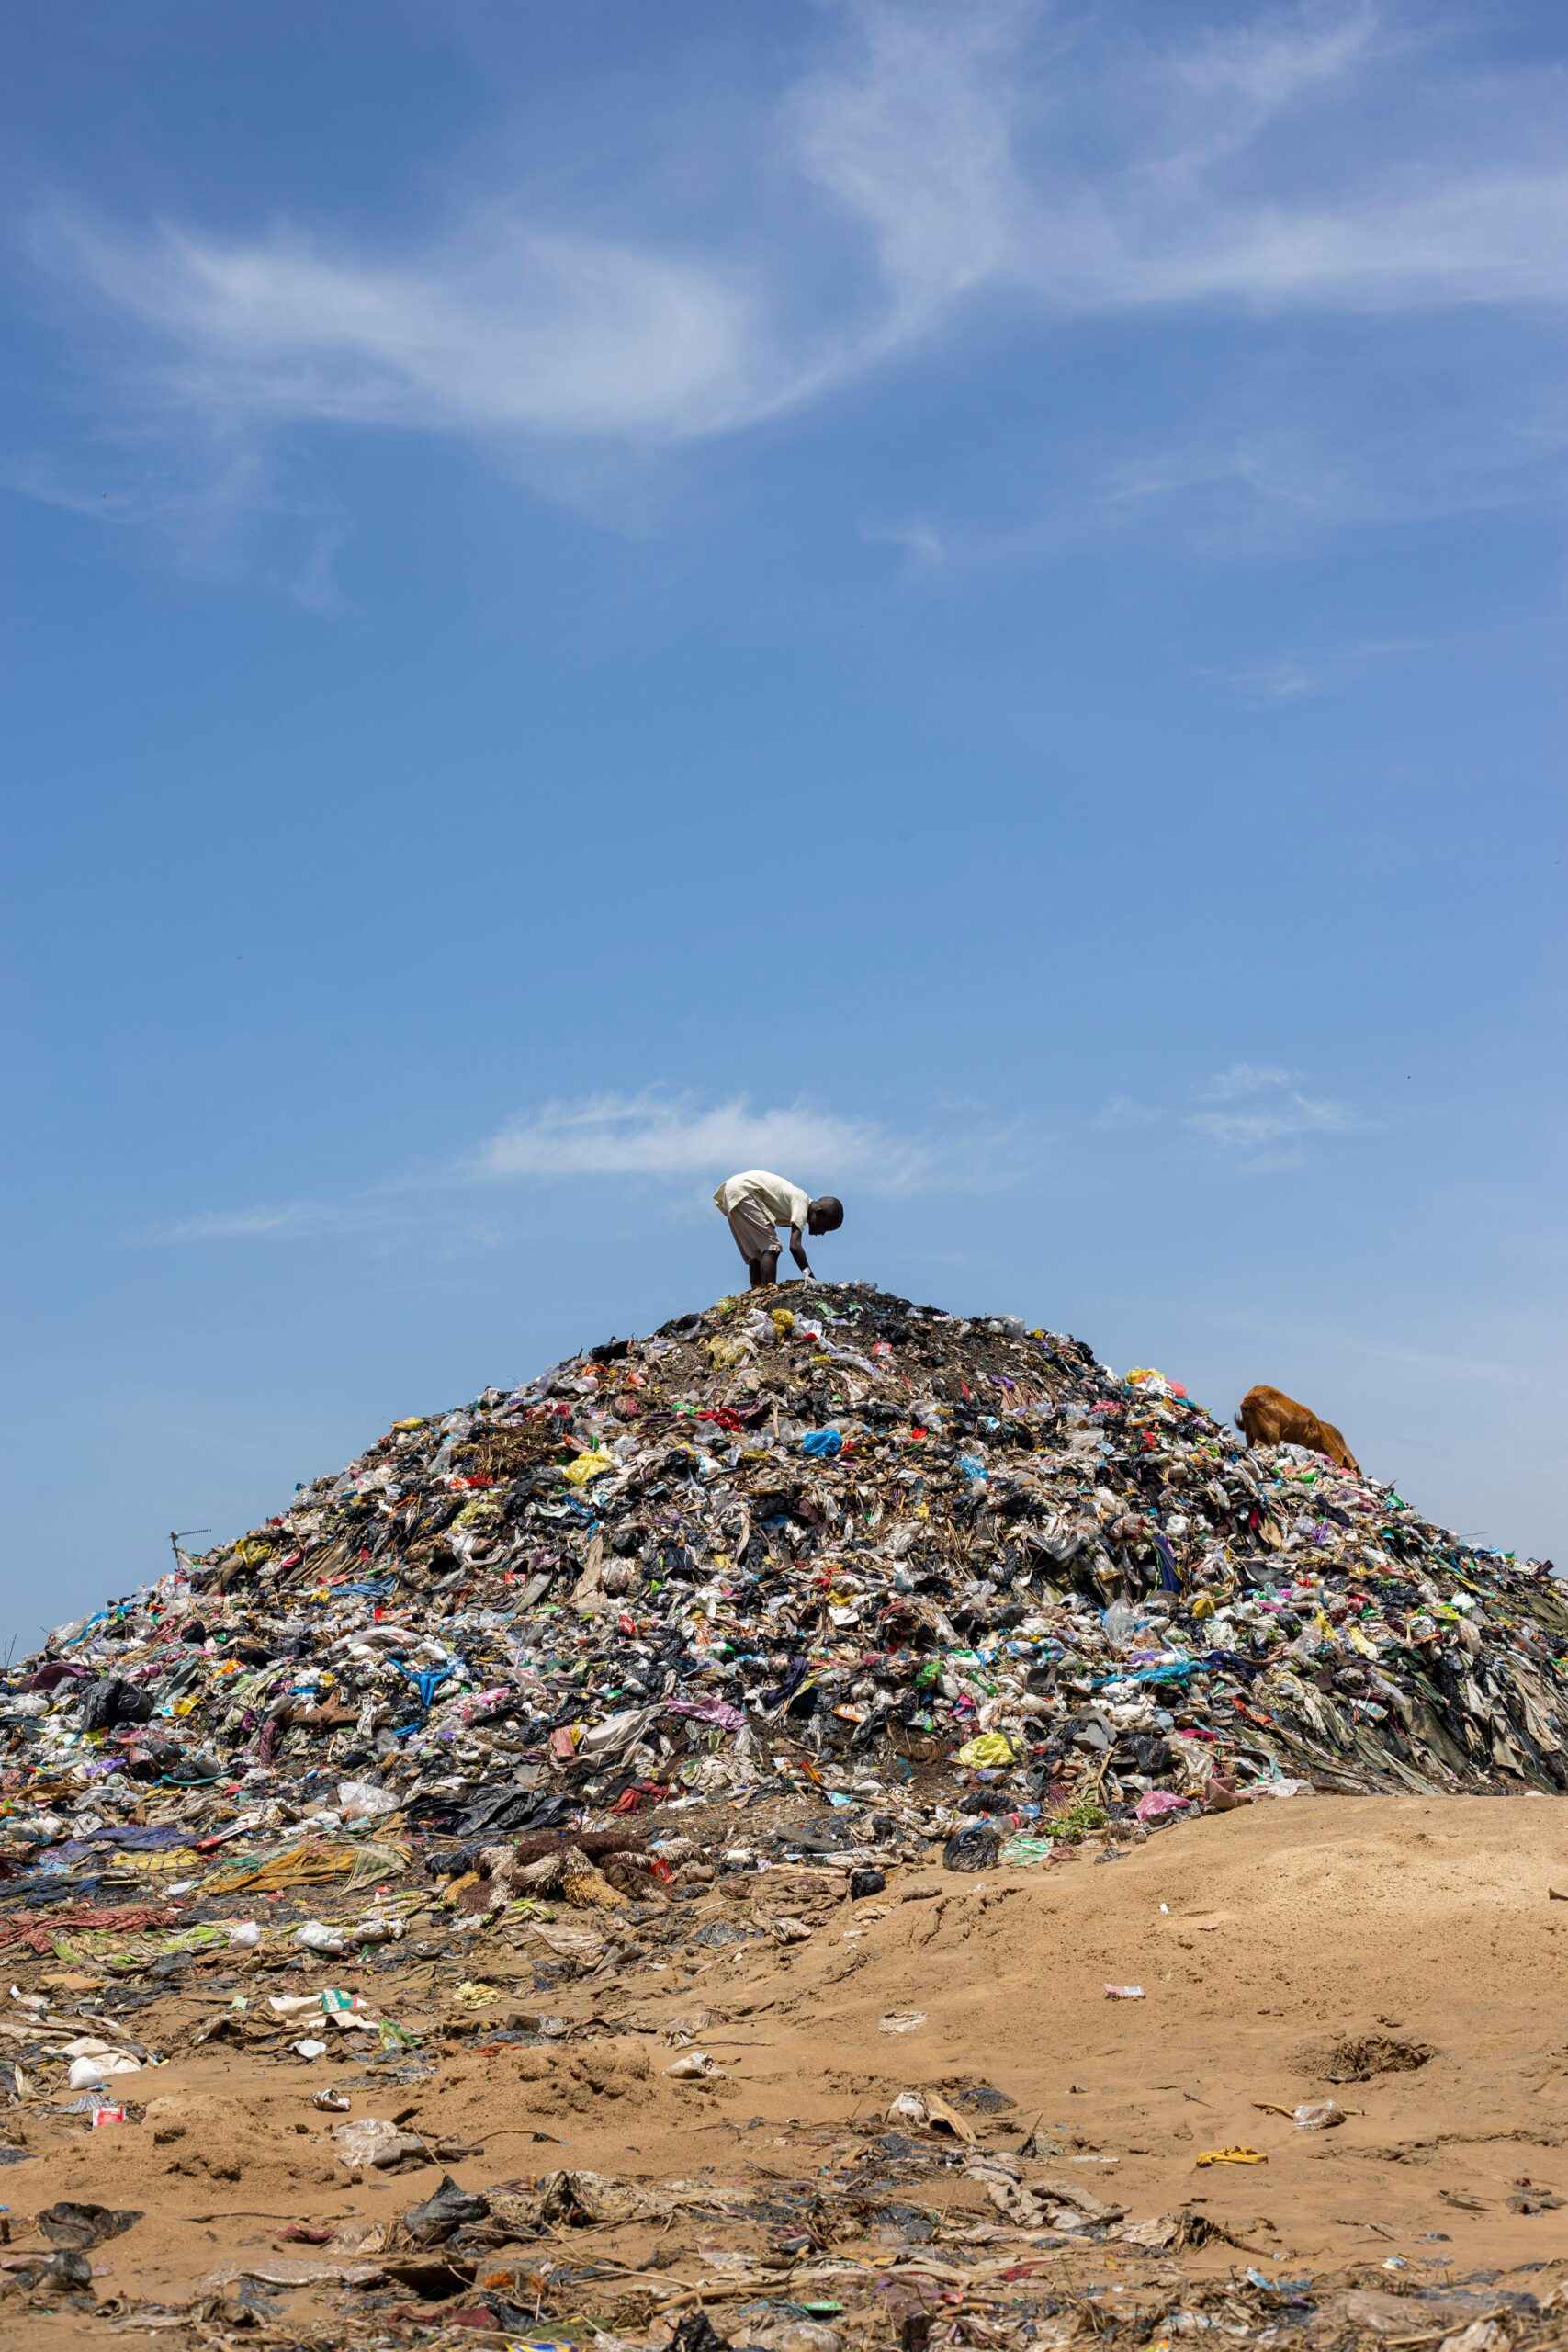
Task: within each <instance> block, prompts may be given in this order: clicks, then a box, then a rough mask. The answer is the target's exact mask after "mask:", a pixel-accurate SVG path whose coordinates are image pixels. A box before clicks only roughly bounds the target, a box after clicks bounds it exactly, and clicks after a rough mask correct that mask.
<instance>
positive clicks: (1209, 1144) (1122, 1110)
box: [1088, 1061, 1368, 1172]
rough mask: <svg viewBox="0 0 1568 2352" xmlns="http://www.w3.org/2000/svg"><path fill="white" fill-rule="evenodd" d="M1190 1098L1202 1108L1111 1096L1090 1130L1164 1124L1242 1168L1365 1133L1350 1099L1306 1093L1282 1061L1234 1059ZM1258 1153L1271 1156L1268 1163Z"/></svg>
mask: <svg viewBox="0 0 1568 2352" xmlns="http://www.w3.org/2000/svg"><path fill="white" fill-rule="evenodd" d="M1189 1101H1190V1103H1200V1104H1201V1105H1203V1106H1204V1107H1203V1108H1201V1109H1200V1110H1191V1109H1188V1108H1185V1107H1176V1108H1173V1107H1162V1106H1160V1105H1159V1104H1157V1103H1140V1102H1138V1101H1137V1100H1135V1099H1134V1097H1133V1096H1130V1095H1126V1094H1117V1095H1112V1096H1111V1100H1110V1101H1109V1102H1108V1103H1104V1104H1103V1105H1102V1107H1101V1108H1100V1110H1099V1111H1098V1112H1096V1113H1095V1114H1094V1115H1093V1116H1092V1117H1091V1118H1090V1119H1089V1122H1088V1125H1089V1131H1090V1132H1091V1133H1094V1134H1098V1135H1118V1134H1124V1133H1125V1134H1130V1133H1132V1132H1134V1131H1135V1130H1138V1129H1143V1128H1163V1129H1165V1130H1166V1131H1167V1132H1168V1134H1170V1135H1172V1136H1186V1137H1189V1138H1192V1139H1195V1140H1196V1141H1197V1142H1199V1143H1200V1144H1201V1145H1203V1146H1205V1147H1206V1148H1208V1149H1209V1150H1210V1151H1211V1152H1213V1153H1214V1154H1216V1155H1218V1156H1219V1158H1220V1159H1222V1160H1223V1161H1229V1162H1231V1163H1232V1164H1233V1165H1234V1166H1235V1167H1236V1168H1238V1169H1239V1170H1242V1171H1243V1172H1246V1171H1247V1170H1248V1169H1249V1168H1253V1167H1261V1166H1264V1165H1269V1166H1278V1165H1280V1164H1281V1160H1282V1158H1284V1159H1293V1158H1297V1157H1299V1156H1300V1154H1301V1152H1302V1150H1303V1148H1304V1147H1305V1145H1306V1144H1307V1143H1308V1142H1309V1141H1312V1140H1322V1139H1323V1138H1324V1137H1325V1136H1348V1135H1354V1134H1361V1133H1365V1132H1366V1131H1367V1124H1368V1123H1367V1122H1366V1120H1365V1119H1363V1118H1362V1117H1361V1116H1360V1114H1359V1113H1358V1112H1357V1111H1356V1110H1355V1109H1354V1108H1353V1107H1352V1105H1351V1104H1349V1103H1341V1102H1337V1101H1335V1100H1333V1099H1332V1098H1330V1097H1327V1096H1325V1095H1312V1094H1305V1093H1303V1091H1301V1088H1300V1086H1299V1084H1298V1083H1297V1077H1296V1073H1295V1072H1294V1071H1293V1070H1290V1069H1285V1068H1284V1067H1283V1066H1282V1065H1280V1063H1277V1062H1244V1061H1237V1062H1231V1063H1229V1064H1228V1065H1227V1066H1226V1068H1225V1069H1221V1070H1216V1071H1215V1072H1214V1073H1213V1076H1212V1077H1209V1078H1206V1079H1203V1080H1200V1081H1199V1082H1198V1083H1197V1084H1196V1085H1194V1086H1193V1087H1191V1089H1190V1093H1189ZM1260 1154H1268V1155H1270V1156H1269V1158H1268V1159H1267V1160H1265V1159H1261V1158H1259V1156H1258V1155H1260Z"/></svg>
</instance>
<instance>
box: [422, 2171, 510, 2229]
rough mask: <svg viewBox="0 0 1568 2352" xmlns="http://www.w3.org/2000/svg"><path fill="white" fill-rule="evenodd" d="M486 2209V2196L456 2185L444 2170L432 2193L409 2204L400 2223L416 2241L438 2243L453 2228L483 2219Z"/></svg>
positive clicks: (487, 2210)
mask: <svg viewBox="0 0 1568 2352" xmlns="http://www.w3.org/2000/svg"><path fill="white" fill-rule="evenodd" d="M489 2212H490V2199H488V2198H486V2197H479V2196H477V2195H476V2194H475V2193H474V2191H473V2190H472V2189H469V2188H458V2186H457V2182H456V2181H455V2180H454V2179H453V2177H452V2176H451V2174H450V2173H449V2172H444V2173H443V2174H442V2176H441V2185H440V2187H439V2188H437V2189H436V2191H435V2194H434V2196H433V2197H427V2198H426V2199H425V2200H424V2203H423V2205H414V2206H411V2208H410V2209H409V2211H407V2212H406V2213H405V2214H404V2215H403V2217H402V2227H403V2229H404V2230H405V2231H406V2232H407V2233H408V2235H409V2236H410V2238H412V2241H413V2243H414V2245H443V2244H445V2242H446V2239H447V2238H449V2237H450V2236H451V2235H452V2233H453V2232H454V2230H460V2229H461V2228H462V2227H463V2225H464V2223H465V2222H482V2221H484V2220H485V2219H486V2218H487V2216H488V2215H489Z"/></svg>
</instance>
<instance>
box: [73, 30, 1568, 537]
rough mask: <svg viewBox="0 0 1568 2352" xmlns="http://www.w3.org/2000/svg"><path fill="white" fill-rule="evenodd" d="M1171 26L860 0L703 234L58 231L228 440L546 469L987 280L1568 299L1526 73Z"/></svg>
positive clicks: (1567, 208) (734, 164) (1077, 297)
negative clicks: (321, 438)
mask: <svg viewBox="0 0 1568 2352" xmlns="http://www.w3.org/2000/svg"><path fill="white" fill-rule="evenodd" d="M1148 21H1149V27H1150V30H1149V32H1148V36H1147V38H1145V39H1144V40H1134V39H1132V38H1126V39H1123V38H1121V37H1120V35H1119V33H1118V29H1117V26H1116V24H1115V23H1113V22H1111V21H1110V20H1108V19H1107V20H1102V19H1100V18H1099V17H1096V16H1095V15H1094V13H1093V12H1089V14H1087V15H1084V16H1081V17H1079V18H1078V19H1077V21H1076V22H1073V23H1069V22H1068V20H1067V19H1066V18H1065V17H1062V16H1060V15H1058V14H1057V12H1055V10H1053V9H1052V8H1050V7H1049V6H1045V5H1043V0H1038V4H1037V5H1032V0H976V6H973V7H968V8H964V9H963V10H952V9H944V8H942V7H940V6H934V5H925V4H923V0H908V5H899V6H893V5H891V0H858V4H857V0H846V5H842V6H839V7H838V8H837V9H836V10H835V11H833V12H831V13H825V15H824V17H823V19H822V32H821V37H820V51H819V62H817V63H816V64H815V66H814V68H813V70H811V71H810V72H809V73H807V74H805V75H804V76H802V77H801V78H800V79H799V80H798V81H797V82H796V83H795V85H793V86H791V87H789V88H786V89H784V90H781V91H776V92H774V93H773V94H772V95H770V96H764V97H763V98H762V99H761V100H759V101H758V102H757V110H756V112H755V114H754V115H753V116H752V117H750V118H749V119H732V118H733V117H737V116H739V118H744V109H739V110H736V109H731V110H730V113H729V115H727V118H726V119H725V120H723V121H716V123H715V125H714V141H713V153H714V157H715V160H716V167H717V168H719V169H720V170H721V171H723V172H725V173H726V174H727V175H728V178H729V180H730V181H731V182H732V183H733V189H732V193H733V201H732V202H729V203H727V204H726V205H725V206H724V207H723V208H721V211H722V217H719V211H718V210H717V209H716V213H715V215H714V216H712V217H710V218H708V219H707V220H705V221H704V222H702V223H701V224H700V226H699V229H698V230H697V231H696V232H693V231H692V229H691V228H690V226H689V224H682V227H681V228H680V229H677V228H675V227H673V226H671V227H669V228H667V229H661V228H660V227H659V226H658V225H655V226H654V227H652V228H649V227H646V226H645V225H644V224H645V222H646V221H649V220H653V221H654V222H655V223H656V224H657V211H656V208H654V207H653V206H651V205H650V203H649V200H648V198H647V193H646V191H645V190H644V189H642V188H641V187H639V186H638V185H637V184H635V179H634V178H631V177H628V179H627V181H626V184H625V185H622V186H618V187H610V188H607V189H602V190H600V191H599V192H598V196H599V202H598V209H597V210H596V213H595V216H594V220H593V222H592V225H587V224H585V223H584V222H582V221H581V220H570V219H563V218H560V217H558V214H556V213H555V212H552V211H550V210H549V209H547V207H546V206H545V205H544V203H543V201H542V199H540V198H538V197H537V196H536V195H534V194H533V193H532V192H530V191H529V190H528V189H526V188H525V187H521V186H515V187H505V186H502V187H496V186H493V185H491V186H487V187H476V188H474V189H472V190H471V191H470V192H469V193H468V196H467V197H466V198H460V199H458V200H457V201H456V202H454V203H453V204H452V205H451V206H450V207H449V209H448V213H447V217H446V218H445V219H443V220H438V221H434V222H433V223H432V225H431V227H430V228H429V230H428V231H427V232H425V233H424V234H423V236H419V237H415V238H411V239H408V240H406V241H405V242H403V243H400V244H397V245H392V244H383V245H380V246H372V245H368V244H367V243H355V242H354V241H353V240H352V239H350V238H349V237H347V236H346V235H344V234H343V233H342V232H338V231H337V230H335V229H334V227H333V224H332V223H331V222H330V221H326V220H311V219H310V217H309V213H308V209H307V208H305V207H303V206H296V207H295V208H294V217H293V218H292V219H291V220H283V221H282V222H280V223H279V224H278V225H276V226H274V227H271V228H269V229H268V230H267V231H266V232H265V233H256V234H254V235H249V236H234V235H226V234H221V233H220V232H216V231H213V230H209V229H205V228H203V227H202V226H201V225H199V223H197V222H193V221H190V220H186V221H185V222H183V223H178V224H168V225H164V226H161V227H157V228H147V227H139V226H134V225H127V224H124V223H114V222H109V221H105V220H96V221H92V220H88V219H86V218H85V215H83V214H81V213H80V212H77V213H75V214H73V213H72V212H70V210H69V209H62V208H57V209H55V210H54V211H53V213H52V214H51V216H50V217H48V218H41V217H40V219H39V223H38V234H37V237H36V239H35V251H36V255H37V258H38V260H39V264H40V266H41V267H42V268H43V270H44V271H45V272H46V273H48V274H50V275H52V277H54V278H55V279H56V280H57V281H59V282H61V283H62V285H63V286H64V287H65V288H67V289H68V291H69V293H70V295H71V297H72V308H73V314H74V315H77V316H80V313H81V310H82V302H81V298H82V296H83V295H85V294H90V295H91V296H93V297H94V298H96V316H97V322H98V329H99V333H100V335H102V336H103V337H104V340H103V341H102V343H101V345H100V354H101V356H102V358H103V361H104V364H105V368H106V371H107V379H108V380H109V381H110V383H111V384H112V385H113V386H114V387H115V388H116V392H117V397H118V401H119V402H120V404H121V406H122V408H126V409H129V407H130V406H132V405H134V402H135V401H138V400H140V401H141V402H143V403H144V404H145V405H146V407H147V408H148V409H149V410H151V411H153V412H157V413H161V414H162V415H163V417H164V420H165V421H166V422H168V423H171V424H172V423H174V422H175V421H176V420H177V421H179V422H180V423H181V424H182V426H183V427H184V428H186V429H188V427H189V425H190V424H191V422H192V421H193V420H194V421H195V422H196V423H197V424H198V425H199V428H200V430H201V431H202V432H204V433H207V434H210V435H215V436H216V437H217V438H218V439H219V441H220V443H221V444H222V446H223V447H225V448H226V449H227V448H229V447H231V437H232V435H234V434H235V433H236V432H241V433H246V434H250V435H255V436H258V437H260V438H261V439H263V440H264V441H265V438H266V437H267V436H268V435H273V434H276V433H278V432H281V431H284V430H287V429H288V428H290V427H297V426H300V425H310V424H333V425H337V426H357V427H360V428H371V429H374V428H379V429H396V430H400V431H403V432H414V433H424V434H432V435H446V436H449V437H456V438H457V439H461V440H465V441H467V442H468V443H470V444H471V445H474V446H476V447H482V448H483V449H484V450H485V451H487V452H488V453H489V454H491V455H492V456H495V457H497V458H500V459H501V460H502V462H505V463H509V464H513V465H521V467H522V468H523V469H524V470H525V471H526V470H527V466H528V458H529V453H530V452H533V451H536V450H538V449H540V448H541V447H553V448H556V449H559V448H560V447H561V445H563V444H565V443H569V442H576V443H581V444H587V445H600V446H604V445H617V446H619V447H623V448H634V449H642V450H645V451H646V450H649V449H652V448H657V447H671V446H675V445H681V444H690V443H695V442H701V441H703V440H707V439H712V438H714V437H715V436H717V435H724V434H729V433H734V432H736V431H738V430H740V429H742V428H744V427H746V426H748V425H750V424H755V423H757V422H758V421H759V420H761V419H763V418H767V417H773V416H778V415H781V414H783V413H788V412H792V411H799V410H802V409H804V408H806V407H807V406H808V405H810V404H812V403H814V402H816V401H820V400H821V399H822V398H823V397H824V396H826V395H827V394H829V393H830V392H831V391H833V390H836V389H837V388H839V387H841V386H843V385H844V384H846V383H848V382H850V381H851V380H852V379H856V378H857V377H861V376H863V375H864V374H865V373H866V372H867V371H868V370H870V369H873V368H878V367H882V366H885V365H886V363H887V362H888V361H890V360H891V359H892V358H894V357H895V356H897V355H900V354H904V355H907V354H909V353H911V352H912V351H913V350H914V349H915V348H916V347H917V346H919V345H921V344H922V343H925V342H928V341H929V340H930V339H931V338H932V337H933V336H935V335H936V334H938V333H939V332H941V331H942V330H944V329H947V328H951V327H952V326H953V324H954V322H956V321H957V320H958V319H959V318H960V317H961V316H962V315H964V314H965V312H966V311H972V309H973V305H974V304H975V302H976V300H977V299H978V298H980V297H983V296H985V295H987V294H990V295H993V296H996V297H998V298H1000V297H1006V298H1007V303H1008V306H1009V308H1010V311H1012V312H1014V313H1016V312H1017V311H1020V310H1024V311H1033V312H1034V313H1035V314H1036V315H1038V316H1043V317H1049V318H1055V319H1063V318H1078V319H1081V320H1092V319H1093V318H1094V317H1096V316H1103V315H1111V314H1120V315H1123V316H1126V315H1129V314H1133V315H1139V314H1142V315H1149V314H1156V313H1162V312H1163V313H1178V312H1183V311H1185V312H1197V313H1201V314H1204V315H1207V316H1215V315H1222V314H1224V312H1225V311H1231V312H1237V313H1239V312H1242V311H1246V312H1248V313H1250V314H1253V315H1255V316H1256V315H1258V314H1262V315H1264V316H1266V317H1268V316H1275V315H1282V314H1290V313H1298V312H1300V313H1317V314H1325V313H1330V312H1336V311H1337V312H1341V313H1364V314H1377V315H1381V316H1387V317H1398V316H1400V315H1403V314H1408V313H1414V312H1418V311H1433V310H1438V309H1445V308H1447V309H1453V308H1456V307H1468V308H1472V309H1476V310H1481V309H1485V310H1490V311H1514V312H1517V313H1519V314H1521V315H1526V314H1528V315H1529V317H1530V318H1531V319H1532V320H1540V319H1541V318H1550V319H1552V320H1554V321H1559V322H1560V320H1561V316H1562V311H1563V309H1564V307H1565V305H1568V139H1565V137H1564V135H1563V133H1562V129H1561V125H1558V126H1557V127H1556V128H1555V129H1553V126H1552V120H1551V113H1550V112H1549V111H1548V109H1547V102H1546V95H1545V94H1544V93H1543V92H1542V90H1541V89H1540V85H1539V84H1538V83H1533V82H1531V81H1530V80H1529V79H1527V78H1526V77H1525V76H1523V75H1518V74H1516V75H1513V76H1510V75H1509V74H1507V73H1506V72H1504V73H1498V72H1493V73H1491V74H1488V75H1486V76H1481V75H1479V74H1477V75H1476V76H1474V77H1473V78H1472V84H1471V85H1466V84H1465V82H1464V68H1463V65H1462V62H1457V63H1456V62H1448V63H1445V62H1443V58H1442V55H1441V44H1439V43H1438V42H1436V40H1433V41H1432V43H1431V44H1430V47H1429V50H1428V51H1426V52H1423V51H1422V46H1421V43H1420V42H1419V41H1418V40H1416V38H1415V37H1414V36H1412V35H1411V34H1409V33H1408V32H1407V31H1406V30H1405V28H1404V22H1403V20H1402V19H1401V18H1400V17H1397V16H1396V15H1395V14H1393V12H1392V11H1390V10H1387V9H1383V8H1380V7H1377V6H1356V5H1351V6H1340V7H1337V8H1336V7H1333V6H1306V7H1303V8H1293V9H1292V8H1286V9H1281V10H1279V11H1271V12H1268V13H1266V14H1265V15H1264V16H1262V17H1259V18H1258V19H1256V20H1255V21H1254V22H1253V23H1251V24H1249V25H1246V26H1242V27H1231V28H1226V29H1224V30H1223V31H1213V30H1205V29H1202V28H1193V27H1191V26H1190V25H1189V24H1184V23H1183V22H1182V20H1181V19H1180V18H1178V19H1177V22H1176V26H1175V29H1173V30H1172V29H1168V28H1166V26H1165V25H1164V24H1163V23H1162V22H1161V21H1160V20H1159V19H1157V18H1156V17H1151V18H1150V19H1149V20H1148ZM1459 101H1462V103H1460V102H1459ZM688 135H689V134H688ZM1281 155H1284V156H1285V157H1287V158H1288V164H1287V165H1286V166H1285V167H1284V168H1281V167H1280V163H1279V158H1280V156H1281ZM1521 159H1522V160H1521ZM568 470H569V473H570V469H568ZM39 494H40V495H41V494H47V492H45V491H41V490H40V492H39ZM922 527H923V526H922ZM918 551H919V552H923V551H924V550H923V549H922V550H918Z"/></svg>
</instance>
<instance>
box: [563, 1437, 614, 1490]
mask: <svg viewBox="0 0 1568 2352" xmlns="http://www.w3.org/2000/svg"><path fill="white" fill-rule="evenodd" d="M614 1468H615V1455H614V1454H613V1453H605V1452H604V1450H603V1448H602V1447H600V1446H590V1447H589V1449H588V1452H587V1453H580V1454H579V1455H578V1457H577V1459H576V1461H575V1462H569V1463H568V1464H567V1467H566V1483H567V1485H568V1486H569V1487H586V1486H587V1484H588V1482H589V1480H590V1479H591V1478H602V1477H603V1476H604V1473H605V1471H606V1470H613V1469H614Z"/></svg>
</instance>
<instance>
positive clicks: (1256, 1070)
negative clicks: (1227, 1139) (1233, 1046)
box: [1192, 1062, 1294, 1103]
mask: <svg viewBox="0 0 1568 2352" xmlns="http://www.w3.org/2000/svg"><path fill="white" fill-rule="evenodd" d="M1293 1075H1294V1072H1293V1071H1291V1070H1288V1069H1280V1068H1279V1066H1278V1065H1277V1064H1276V1063H1274V1062H1232V1063H1231V1064H1230V1065H1229V1067H1228V1068H1227V1069H1222V1070H1219V1071H1217V1072H1216V1073H1215V1075H1214V1076H1213V1078H1206V1079H1204V1080H1202V1082H1201V1084H1200V1085H1198V1086H1195V1087H1194V1088H1193V1090H1192V1091H1193V1093H1194V1094H1195V1096H1196V1097H1197V1099H1198V1101H1199V1102H1200V1103H1234V1102H1235V1098H1236V1096H1237V1095H1238V1094H1258V1093H1261V1092H1262V1091H1263V1090H1264V1089H1265V1088H1266V1087H1270V1086H1289V1084H1290V1083H1291V1080H1292V1077H1293Z"/></svg>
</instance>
